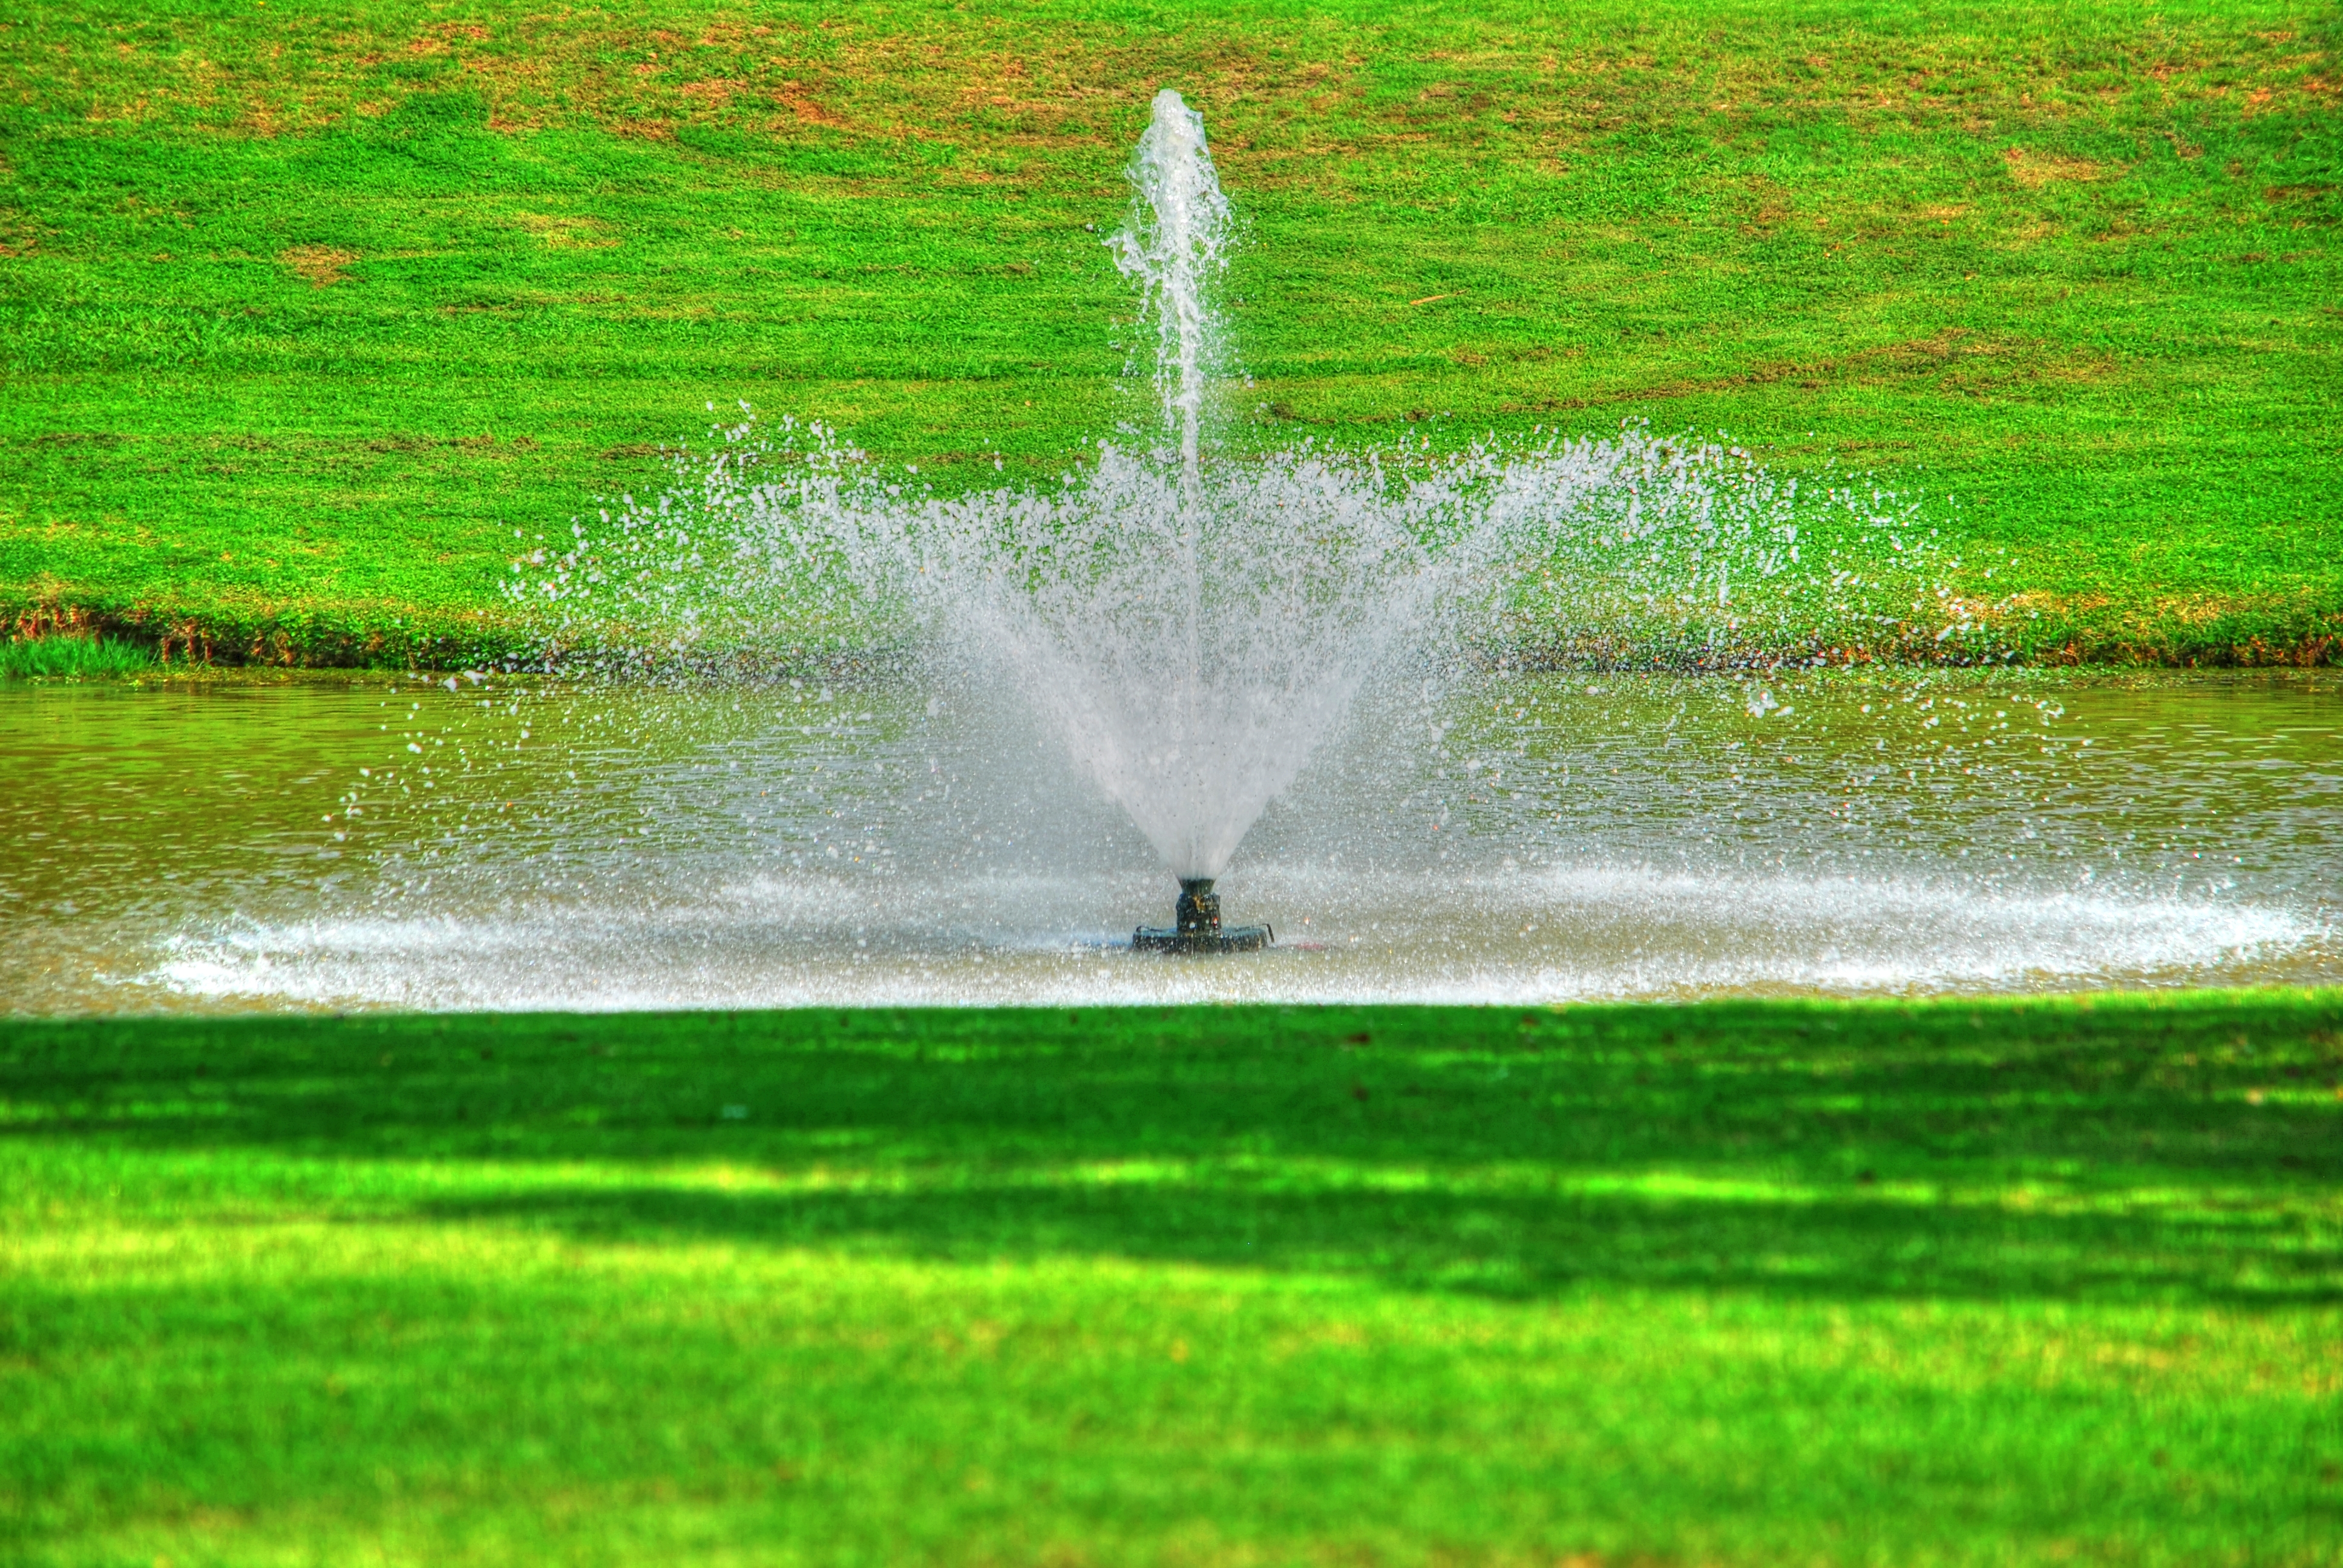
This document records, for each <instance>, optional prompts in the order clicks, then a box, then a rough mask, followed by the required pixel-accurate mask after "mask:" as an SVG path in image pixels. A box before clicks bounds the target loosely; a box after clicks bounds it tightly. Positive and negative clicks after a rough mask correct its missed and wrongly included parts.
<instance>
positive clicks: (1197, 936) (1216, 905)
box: [1131, 877, 1277, 953]
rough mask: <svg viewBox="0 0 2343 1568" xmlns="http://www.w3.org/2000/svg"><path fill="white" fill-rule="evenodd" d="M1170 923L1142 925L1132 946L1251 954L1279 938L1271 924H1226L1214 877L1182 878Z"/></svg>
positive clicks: (1150, 950)
mask: <svg viewBox="0 0 2343 1568" xmlns="http://www.w3.org/2000/svg"><path fill="white" fill-rule="evenodd" d="M1172 921H1173V924H1172V925H1170V926H1168V927H1167V926H1141V927H1140V928H1139V929H1138V930H1135V931H1133V932H1131V946H1132V947H1133V948H1135V949H1136V950H1139V951H1141V952H1142V953H1251V952H1258V951H1260V950H1262V949H1263V948H1265V947H1268V946H1269V945H1270V944H1271V943H1272V942H1274V941H1275V940H1277V933H1276V932H1275V931H1272V930H1270V929H1269V928H1268V927H1267V926H1223V925H1222V924H1221V896H1220V894H1218V893H1216V892H1214V891H1212V879H1211V878H1210V877H1182V878H1181V879H1180V901H1179V902H1178V903H1177V904H1175V905H1173V906H1172Z"/></svg>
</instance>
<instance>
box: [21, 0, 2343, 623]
mask: <svg viewBox="0 0 2343 1568" xmlns="http://www.w3.org/2000/svg"><path fill="white" fill-rule="evenodd" d="M2338 36H2343V34H2338V21H2337V14H2336V12H2335V11H2334V10H2333V8H2332V7H2329V6H2324V5H2305V4H2298V3H2291V0H2256V3H2247V4H2222V5H2202V4H2186V5H2166V6H2160V7H2157V8H2154V9H2147V8H2135V7H2131V6H2109V5H2080V4H2077V5H2022V6H1996V7H1959V6H1945V5H1922V4H1916V3H1908V0H1897V3H1888V4H1872V3H1865V4H1853V3H1832V4H1823V5H1805V6H1799V7H1795V8H1793V7H1788V6H1780V5H1711V4H1701V3H1682V0H1679V3H1676V4H1671V5H1662V6H1651V5H1624V4H1620V3H1616V0H1602V3H1600V4H1597V5H1591V6H1579V7H1574V8H1571V9H1570V10H1569V11H1568V12H1567V13H1566V14H1555V13H1553V12H1550V11H1548V10H1546V9H1544V8H1542V7H1535V6H1529V5H1509V4H1508V5H1484V6H1476V7H1473V10H1472V14H1471V15H1469V16H1466V15H1459V14H1458V13H1457V12H1456V11H1455V10H1454V8H1453V7H1433V6H1418V5H1383V6H1366V5H1338V6H1332V7H1326V6H1312V7H1308V8H1302V7H1296V6H1285V5H1246V6H1232V7H1217V8H1214V9H1213V10H1212V11H1211V12H1210V13H1209V14H1198V13H1196V12H1193V11H1191V10H1188V9H1179V10H1169V9H1161V8H1157V7H1152V6H1149V5H1132V4H1101V3H1085V4H1075V5H1066V4H1052V5H1040V4H1034V5H1014V6H996V7H986V8H984V9H983V10H982V11H969V10H966V9H961V8H955V7H950V6H943V5H925V4H905V5H889V6H883V7H881V6H866V7H859V8H855V9H854V10H853V11H851V12H850V13H837V12H835V11H834V10H823V9H820V8H814V7H807V6H800V5H755V6H751V5H721V4H691V3H679V0H652V3H651V4H649V5H644V6H637V7H632V8H629V9H628V10H625V11H623V12H604V11H598V10H592V9H586V10H573V11H568V12H561V13H546V12H543V11H541V10H533V9H528V8H524V7H519V6H513V5H500V4H472V3H468V4H462V5H449V6H435V7H430V8H425V7H420V6H416V5H365V4H357V5H352V4H348V3H347V0H344V3H339V4H333V5H302V6H291V7H287V6H283V5H276V6H270V5H256V4H250V3H246V0H236V3H235V4H228V3H226V0H222V3H219V4H170V5H142V6H137V7H128V6H116V5H106V4H82V5H35V6H33V7H31V8H29V9H22V8H20V9H19V10H17V11H16V12H15V14H14V15H12V17H11V18H10V19H9V20H8V21H6V22H5V24H0V373H5V377H6V378H7V385H8V396H7V397H5V398H0V598H5V599H6V600H7V601H9V602H10V603H11V604H13V605H14V606H15V607H17V608H20V609H21V608H35V609H45V610H49V611H55V610H65V611H68V612H75V613H79V614H81V615H83V616H85V617H86V618H90V619H91V620H92V621H94V623H96V624H99V625H103V626H106V627H107V628H113V629H116V630H118V631H123V632H127V633H131V634H135V635H138V636H142V637H145V638H150V639H152V638H159V637H162V636H165V635H169V636H172V637H174V638H176V640H177V641H178V642H179V643H180V644H181V645H182V646H185V645H186V643H187V642H188V641H189V640H190V639H193V640H194V641H195V642H196V644H197V645H198V647H199V648H201V649H203V650H205V651H206V652H208V653H209V654H210V655H211V656H212V657H216V658H259V659H265V660H274V661H300V660H333V661H359V662H363V661H367V660H378V661H388V662H401V661H405V660H407V659H410V658H423V659H436V658H464V657H474V656H476V654H477V651H478V650H479V649H481V648H492V647H494V646H495V645H496V644H497V643H498V638H499V637H501V636H503V635H505V634H506V631H507V630H508V628H504V627H503V623H502V621H501V620H500V610H499V607H498V600H497V598H496V585H497V584H498V582H499V581H500V580H501V579H502V578H504V577H505V576H506V575H507V573H508V562H509V561H510V560H511V559H512V558H515V557H516V556H518V555H520V554H522V553H524V552H525V551H526V550H527V549H528V548H530V547H532V546H533V544H534V542H535V540H536V538H537V537H538V536H539V535H551V536H554V537H557V538H558V537H559V535H560V534H561V533H562V532H563V530H564V528H565V525H566V522H567V519H568V518H569V517H570V516H571V515H572V514H573V513H575V512H576V511H578V509H579V508H581V507H582V506H584V505H585V504H586V503H587V501H588V498H590V497H591V496H592V495H594V494H596V493H598V492H613V493H615V492H618V491H622V490H624V489H627V488H629V487H643V486H646V485H649V484H652V483H654V482H656V477H657V472H658V470H657V465H656V460H655V457H654V453H655V450H656V448H657V447H658V446H659V444H660V443H662V442H669V441H674V440H677V439H679V438H681V437H688V436H691V435H693V434H695V433H696V429H697V427H698V426H699V423H700V422H701V421H702V420H703V419H704V418H705V414H704V412H703V405H704V404H706V403H708V402H709V401H713V402H714V403H715V405H716V406H717V407H719V408H726V407H730V406H731V404H732V403H733V401H734V400H735V399H739V398H747V399H749V400H752V401H753V402H755V403H756V404H757V405H758V406H759V407H763V408H767V409H769V410H772V411H774V412H785V411H786V412H794V413H799V414H812V415H820V416H824V417H830V418H831V419H833V420H834V421H836V422H839V423H841V424H843V425H845V426H847V427H850V429H852V430H853V431H855V432H856V433H857V435H858V436H859V437H860V438H861V439H862V440H863V441H864V443H865V444H866V445H868V446H870V447H871V448H872V449H873V450H874V451H876V452H879V453H881V454H883V455H885V456H887V457H890V458H901V459H908V460H917V461H919V462H920V464H921V466H922V468H923V470H924V471H925V472H926V473H928V474H929V475H930V476H934V475H939V474H940V475H944V476H947V477H948V482H949V477H950V476H954V475H964V476H969V477H974V476H976V475H978V474H981V475H982V476H983V477H987V478H989V477H990V463H989V462H986V463H984V464H983V465H982V466H981V467H979V466H978V465H977V464H976V463H975V462H974V461H973V459H974V458H975V457H976V456H977V454H978V452H979V451H980V448H982V447H984V446H985V445H986V444H987V443H990V444H991V445H993V446H995V447H998V448H999V449H1000V450H1001V452H1002V453H1003V454H1005V455H1006V457H1008V458H1009V459H1010V461H1011V465H1012V467H1011V471H1012V473H1014V474H1020V475H1032V476H1041V475H1046V474H1049V473H1051V472H1054V471H1056V470H1057V469H1059V468H1060V467H1062V466H1063V465H1064V464H1065V463H1066V462H1067V461H1068V460H1069V458H1070V457H1071V456H1072V455H1074V454H1076V453H1078V452H1079V451H1080V450H1081V448H1082V447H1083V446H1084V445H1085V443H1086V442H1087V440H1088V439H1089V438H1091V437H1093V436H1095V435H1097V434H1098V433H1100V431H1101V429H1102V428H1104V427H1108V426H1110V425H1111V421H1112V420H1113V419H1114V418H1115V417H1120V415H1121V410H1120V409H1119V408H1118V407H1116V406H1115V404H1114V400H1113V398H1112V397H1111V395H1109V394H1108V393H1106V392H1105V391H1104V390H1102V389H1103V388H1105V387H1108V386H1109V384H1110V383H1111V381H1112V379H1113V378H1114V377H1115V375H1116V372H1117V371H1118V369H1119V368H1120V367H1121V363H1122V359H1123V350H1122V349H1121V348H1119V347H1116V345H1115V343H1114V341H1113V340H1114V338H1115V337H1116V334H1117V331H1118V327H1117V325H1116V324H1117V323H1118V322H1123V323H1126V324H1127V321H1128V317H1129V314H1130V305H1129V302H1128V299H1127V297H1126V296H1125V295H1124V293H1123V291H1122V289H1121V286H1120V284H1119V281H1118V280H1117V279H1116V278H1115V277H1114V276H1113V274H1112V271H1111V267H1110V266H1109V265H1108V261H1107V257H1106V256H1105V254H1104V252H1103V250H1102V249H1101V246H1100V245H1099V243H1098V241H1099V234H1098V233H1096V232H1092V230H1091V226H1093V225H1095V226H1096V227H1097V229H1098V230H1099V231H1104V230H1105V229H1107V228H1109V227H1111V226H1112V225H1113V224H1114V223H1115V222H1116V221H1117V220H1118V218H1119V216H1120V213H1121V207H1122V205H1123V201H1124V192H1123V189H1122V186H1121V179H1120V168H1121V163H1122V160H1123V157H1124V156H1125V152H1126V149H1127V148H1128V146H1129V145H1130V143H1131V140H1132V138H1133V137H1134V136H1135V135H1136V133H1137V131H1138V129H1139V127H1140V126H1141V123H1142V120H1143V117H1144V112H1145V111H1144V105H1145V102H1146V99H1147V97H1148V95H1150V94H1151V92H1152V91H1153V90H1154V89H1155V88H1156V87H1158V86H1160V85H1177V86H1179V87H1180V88H1182V90H1183V91H1184V92H1186V93H1187V94H1188V95H1189V96H1190V97H1191V98H1192V100H1193V101H1194V102H1196V103H1197V104H1198V105H1199V106H1201V107H1202V109H1203V111H1204V113H1205V114H1206V116H1207V118H1208V121H1209V123H1210V126H1211V127H1212V133H1213V135H1214V137H1215V142H1216V149H1217V153H1218V156H1219V160H1220V165H1221V168H1222V176H1223V179H1224V181H1225V183H1226V184H1227V186H1229V188H1230V189H1231V191H1232V193H1233V195H1234V196H1235V197H1236V199H1237V200H1238V202H1239V204H1240V206H1241V207H1242V211H1243V213H1244V215H1245V216H1246V218H1247V220H1248V222H1249V224H1250V226H1251V235H1250V247H1249V249H1248V251H1247V253H1246V254H1245V256H1243V257H1242V259H1241V261H1240V262H1239V264H1238V268H1237V275H1236V276H1235V278H1234V279H1233V283H1232V295H1233V296H1234V297H1235V298H1236V299H1237V300H1238V301H1240V303H1239V304H1238V306H1237V307H1236V314H1237V317H1238V319H1239V323H1240V330H1241V333H1242V347H1243V353H1244V357H1245V359H1246V362H1247V364H1248V366H1249V367H1250V368H1251V369H1252V372H1253V373H1254V375H1255V377H1256V386H1255V389H1254V396H1253V397H1252V417H1254V418H1255V419H1257V420H1258V421H1259V422H1260V426H1261V427H1262V431H1263V432H1265V433H1267V434H1269V435H1272V436H1274V435H1277V434H1293V435H1299V434H1303V433H1312V434H1320V435H1328V436H1332V437H1336V438H1339V439H1343V440H1365V439H1369V438H1372V437H1373V436H1374V435H1376V434H1377V433H1379V432H1384V431H1388V430H1389V429H1390V428H1391V427H1392V426H1393V424H1394V423H1396V422H1402V421H1405V420H1408V419H1411V418H1417V419H1430V420H1433V421H1434V422H1435V423H1436V424H1437V427H1438V428H1439V429H1440V430H1441V431H1442V432H1443V438H1451V437H1462V436H1463V435H1467V434H1477V433H1479V432H1480V431H1482V430H1483V429H1489V428H1495V429H1499V430H1511V429H1524V428H1526V427H1530V426H1532V425H1534V424H1544V425H1547V426H1552V425H1554V424H1557V423H1558V424H1561V425H1563V426H1564V427H1567V428H1570V429H1573V430H1580V431H1587V432H1600V431H1603V430H1604V429H1607V428H1611V427H1614V426H1615V425H1616V424H1617V422H1618V421H1619V420H1621V419H1622V418H1637V419H1648V420H1650V421H1651V422H1652V423H1653V425H1654V427H1656V428H1659V429H1663V430H1674V429H1682V428H1698V429H1701V430H1703V431H1713V430H1717V429H1723V430H1727V431H1730V432H1731V433H1732V435H1733V436H1734V437H1735V438H1737V439H1739V440H1741V441H1742V442H1744V443H1745V444H1748V445H1752V446H1755V447H1760V448H1763V449H1765V451H1766V452H1767V455H1768V457H1769V460H1770V461H1772V462H1773V463H1774V464H1775V465H1776V466H1777V467H1785V468H1788V469H1793V470H1796V471H1801V472H1815V473H1820V472H1822V471H1825V469H1826V468H1828V467H1830V466H1832V465H1836V471H1838V472H1840V473H1842V474H1858V475H1859V474H1864V473H1876V474H1877V475H1879V476H1880V477H1881V480H1882V482H1883V483H1885V484H1888V485H1891V486H1894V487H1901V488H1903V489H1905V490H1906V491H1908V492H1911V493H1914V494H1916V495H1919V496H1921V497H1923V498H1925V499H1926V504H1927V505H1928V507H1929V508H1931V518H1932V520H1934V521H1937V522H1939V523H1940V524H1941V526H1942V527H1943V528H1945V529H1946V531H1947V533H1948V534H1953V535H1956V536H1957V537H1958V538H1960V539H1962V540H1963V541H1964V562H1965V564H1964V568H1962V572H1963V573H1965V574H1966V576H1963V575H1962V574H1956V578H1957V579H1958V583H1957V586H1959V587H1961V588H1963V589H1964V590H1965V591H1967V592H1970V593H1973V594H1975V595H1976V596H1977V597H1979V598H1983V599H1988V600H1995V601H1998V600H2001V599H2003V598H2006V597H2008V596H2011V595H2015V596H2016V606H2015V608H2013V609H2012V610H2011V611H2010V612H2009V615H2008V629H2009V634H2010V638H2011V639H2012V640H2013V641H2014V642H2016V643H2017V644H2019V645H2021V646H2022V647H2023V648H2024V649H2025V650H2026V652H2027V653H2028V654H2029V656H2033V657H2042V658H2097V657H2145V658H2210V659H2231V658H2249V659H2251V658H2276V657H2288V656H2290V657H2322V656H2324V655H2323V654H2322V650H2327V652H2328V653H2330V654H2331V648H2329V647H2328V644H2325V643H2322V642H2321V641H2320V639H2321V638H2325V637H2331V636H2333V635H2334V634H2335V633H2336V632H2337V631H2338V629H2343V565H2338V563H2343V508H2338V507H2337V505H2336V503H2335V500H2334V497H2335V495H2336V494H2337V491H2338V480H2339V479H2343V443H2338V439H2337V437H2336V431H2337V429H2338V427H2343V407H2338V387H2339V386H2343V353H2339V352H2338V349H2343V313H2338V308H2337V307H2336V305H2335V303H2334V302H2335V301H2336V300H2337V299H2338V297H2343V254H2338V247H2337V244H2336V237H2335V236H2336V223H2337V219H2338V215H2343V176H2338V170H2343V139H2338V91H2343V86H2339V85H2338V84H2343V66H2338V57H2337V41H2338ZM1102 405H1103V407H1102ZM1450 414H1453V420H1450V419H1443V418H1442V417H1443V416H1446V415H1450ZM1988 564H1989V565H1991V566H1992V567H1993V568H1994V575H1993V577H1992V578H1986V577H1985V576H1984V575H1983V574H1984V570H1985V568H1986V565H1988Z"/></svg>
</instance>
